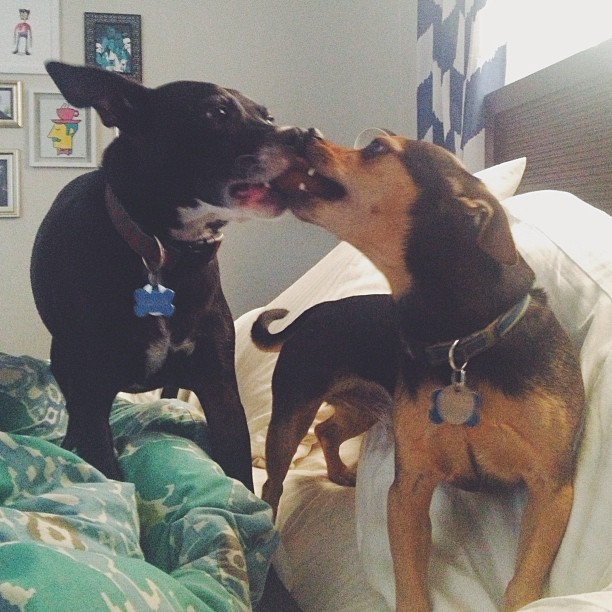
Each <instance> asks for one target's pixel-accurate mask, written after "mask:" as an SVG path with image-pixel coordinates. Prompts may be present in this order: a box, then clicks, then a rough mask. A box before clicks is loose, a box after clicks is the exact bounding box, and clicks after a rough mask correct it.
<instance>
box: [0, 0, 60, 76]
mask: <svg viewBox="0 0 612 612" xmlns="http://www.w3.org/2000/svg"><path fill="white" fill-rule="evenodd" d="M24 6H25V7H27V8H23V7H24ZM59 56H60V27H59V0H28V1H27V2H26V3H24V2H23V1H22V0H2V2H0V73H25V74H44V73H45V72H46V70H45V62H46V61H47V60H50V59H59Z"/></svg>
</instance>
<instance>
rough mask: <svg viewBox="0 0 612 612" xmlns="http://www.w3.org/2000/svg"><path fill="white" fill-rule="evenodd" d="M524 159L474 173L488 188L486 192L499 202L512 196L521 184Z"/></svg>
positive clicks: (520, 158) (525, 160)
mask: <svg viewBox="0 0 612 612" xmlns="http://www.w3.org/2000/svg"><path fill="white" fill-rule="evenodd" d="M526 164H527V158H526V157H519V158H518V159H513V160H511V161H507V162H503V163H502V164H497V165H496V166H491V167H490V168H485V169H484V170H480V171H478V172H476V173H474V176H476V177H478V178H479V179H480V180H481V181H482V182H483V183H484V184H485V185H486V186H487V188H488V190H489V191H490V192H491V193H492V194H493V195H494V196H495V197H496V198H497V199H498V200H499V201H500V202H501V201H502V200H505V199H506V198H509V197H511V196H513V195H514V194H515V193H516V190H517V189H518V186H519V185H520V183H521V179H522V178H523V174H524V173H525V165H526Z"/></svg>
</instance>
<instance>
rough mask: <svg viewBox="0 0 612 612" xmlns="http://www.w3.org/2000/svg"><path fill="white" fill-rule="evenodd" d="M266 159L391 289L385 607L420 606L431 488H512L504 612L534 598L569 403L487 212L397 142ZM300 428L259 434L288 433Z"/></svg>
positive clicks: (310, 216)
mask: <svg viewBox="0 0 612 612" xmlns="http://www.w3.org/2000/svg"><path fill="white" fill-rule="evenodd" d="M266 158H267V160H268V162H269V163H270V164H271V165H274V166H275V169H276V171H277V172H278V173H279V174H280V176H279V177H278V178H277V179H276V180H275V181H274V182H273V185H274V186H275V188H276V189H277V190H279V191H281V192H283V193H285V195H286V197H287V201H288V203H289V205H290V206H291V208H292V210H293V212H294V214H295V215H296V216H298V217H299V218H301V219H303V220H305V221H308V222H311V223H315V224H317V225H320V226H322V227H324V228H326V229H328V230H329V231H331V232H333V233H334V234H335V235H336V236H338V238H340V239H342V240H346V241H348V242H350V243H352V244H353V245H354V246H355V247H357V248H358V249H360V250H361V251H362V252H363V253H364V254H365V255H367V256H368V257H369V258H370V259H371V260H372V261H373V262H374V263H375V264H376V265H377V266H378V267H379V269H380V270H381V271H382V272H383V273H384V274H385V275H386V277H387V279H388V280H389V283H390V285H391V288H392V293H393V301H394V308H395V312H396V315H395V316H396V317H397V318H396V323H395V324H396V325H397V326H398V329H399V333H398V334H397V339H396V340H395V342H393V341H391V342H390V343H389V355H390V359H391V362H393V359H394V358H393V354H394V351H395V350H396V349H397V347H398V346H400V347H401V355H400V358H399V367H398V372H399V374H398V376H397V378H396V384H395V385H394V386H395V391H394V402H393V410H392V415H393V428H394V437H395V456H396V459H395V461H396V471H395V480H394V483H393V485H392V487H391V489H390V491H389V500H388V513H389V540H390V542H391V552H392V556H393V562H394V570H395V580H396V597H397V609H398V610H411V611H412V612H414V611H421V610H429V609H430V603H429V596H428V588H427V566H428V559H429V556H430V548H431V527H430V520H429V507H430V502H431V498H432V494H433V491H434V489H435V487H436V486H437V485H438V484H441V483H449V484H452V485H456V486H459V487H461V488H464V489H468V490H474V489H482V488H485V487H496V486H516V485H524V486H525V487H526V489H527V492H528V503H527V506H526V508H525V511H524V515H523V519H522V527H521V534H520V540H519V547H518V558H517V563H516V570H515V574H514V577H513V578H512V580H511V582H510V584H509V586H508V588H507V590H506V593H505V602H504V604H505V608H506V609H516V608H519V607H520V606H522V605H524V604H527V603H528V602H530V601H533V600H535V599H537V598H539V597H540V595H541V593H542V589H543V584H544V581H545V579H546V577H547V575H548V572H549V570H550V567H551V564H552V562H553V560H554V558H555V555H556V552H557V549H558V547H559V545H560V543H561V540H562V538H563V534H564V532H565V528H566V525H567V521H568V519H569V514H570V511H571V507H572V499H573V474H574V468H575V463H576V450H577V446H578V442H579V439H580V434H581V430H582V423H583V415H584V391H583V386H582V378H581V374H580V370H579V367H578V363H577V360H576V357H575V355H574V352H573V349H572V346H571V345H570V342H569V340H568V338H567V336H566V334H565V333H564V332H563V330H562V329H561V327H560V325H559V323H558V322H557V320H556V319H555V317H554V315H553V313H552V312H551V310H550V309H549V307H548V306H547V305H546V298H545V295H544V293H543V291H541V290H537V289H533V287H532V285H533V282H534V274H533V271H532V270H531V269H530V267H529V266H528V265H527V263H526V262H525V261H524V260H523V259H522V257H521V256H520V255H519V254H518V253H517V251H516V249H515V245H514V242H513V239H512V236H511V233H510V229H509V225H508V222H507V219H506V216H505V214H504V211H503V209H502V208H501V206H500V204H499V202H497V200H496V199H495V198H494V197H493V196H492V195H491V194H490V193H489V191H488V190H487V189H486V188H485V187H484V185H483V184H482V183H481V181H479V180H478V179H477V178H475V177H473V176H472V175H471V174H469V173H468V172H467V171H466V170H465V169H464V168H463V167H462V165H461V164H460V162H459V161H458V160H457V159H456V158H455V157H454V156H453V155H451V154H450V153H448V152H446V151H445V150H443V149H441V148H439V147H436V146H434V145H431V144H428V143H424V142H414V141H408V140H405V139H403V138H399V137H381V138H377V139H376V140H374V141H373V142H372V143H371V144H370V145H368V146H367V147H365V148H364V149H361V150H353V149H345V148H342V147H339V146H336V145H334V144H331V143H329V142H326V141H324V140H322V139H320V138H316V137H313V138H312V139H311V140H310V142H309V143H308V144H307V145H306V146H305V147H304V148H303V149H302V150H300V151H298V152H297V153H296V158H294V159H291V158H288V157H287V155H286V153H285V152H284V151H281V150H280V149H279V150H276V149H274V148H273V147H272V148H271V149H270V150H268V152H267V156H266ZM354 307H355V308H359V302H358V301H357V302H355V304H354ZM350 316H356V315H350ZM307 319H308V317H306V320H307ZM367 325H368V323H364V327H367ZM308 327H309V331H308V332H307V333H309V334H311V335H313V334H317V333H319V332H318V330H317V329H316V328H315V327H313V326H308ZM305 333H306V332H305ZM338 346H339V347H342V346H344V343H343V340H342V339H340V340H339V343H338ZM340 350H341V349H340ZM349 357H350V356H349V355H345V362H346V363H349ZM318 358H319V356H317V355H303V361H304V362H307V361H309V360H316V359H318ZM374 358H376V359H378V357H374ZM349 369H350V366H349ZM338 371H339V370H338ZM354 373H355V372H353V374H354ZM357 374H358V373H357ZM344 376H347V372H346V371H345V372H344ZM277 384H278V381H277ZM287 410H288V409H287ZM300 418H301V416H300V415H299V414H294V415H293V416H292V418H291V419H290V420H289V424H288V425H287V424H286V423H285V424H283V427H285V431H281V432H278V431H271V432H270V434H269V435H271V436H276V437H277V438H278V437H282V436H284V435H286V434H287V435H288V434H289V432H290V431H291V427H292V426H293V424H294V423H295V422H298V421H299V419H300ZM272 423H273V425H272V427H274V426H275V420H274V417H273V419H272ZM268 461H269V462H270V458H268ZM272 469H273V468H272Z"/></svg>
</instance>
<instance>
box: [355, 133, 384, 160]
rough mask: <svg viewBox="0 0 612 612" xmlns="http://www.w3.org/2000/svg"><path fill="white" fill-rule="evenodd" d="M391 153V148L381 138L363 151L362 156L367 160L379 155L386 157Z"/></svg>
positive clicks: (376, 139)
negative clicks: (385, 155)
mask: <svg viewBox="0 0 612 612" xmlns="http://www.w3.org/2000/svg"><path fill="white" fill-rule="evenodd" d="M388 151H389V146H388V145H387V143H386V142H385V141H384V140H382V139H381V138H375V139H374V140H373V141H372V142H371V143H370V144H369V145H368V146H367V147H365V148H364V149H362V155H363V157H364V158H365V159H372V158H374V157H378V156H379V155H384V154H385V153H387V152H388Z"/></svg>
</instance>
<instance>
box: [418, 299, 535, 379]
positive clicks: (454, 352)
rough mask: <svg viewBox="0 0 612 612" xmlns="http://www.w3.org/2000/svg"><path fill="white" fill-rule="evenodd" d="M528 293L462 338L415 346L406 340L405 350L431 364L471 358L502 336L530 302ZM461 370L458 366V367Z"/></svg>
mask: <svg viewBox="0 0 612 612" xmlns="http://www.w3.org/2000/svg"><path fill="white" fill-rule="evenodd" d="M530 302H531V295H530V294H529V293H528V294H527V295H525V297H524V298H522V299H521V300H520V301H519V302H518V303H517V304H515V305H514V306H513V307H512V308H510V309H509V310H507V311H506V312H504V313H503V314H502V315H500V316H499V317H497V318H496V319H495V320H494V321H492V322H491V323H489V325H487V326H486V327H485V328H484V329H481V330H479V331H477V332H474V333H473V334H470V335H469V336H466V337H464V338H457V339H455V340H451V341H449V342H437V343H436V344H430V345H429V346H421V347H419V348H418V349H417V348H416V346H413V345H412V343H410V342H407V344H408V352H409V353H410V354H411V355H412V357H413V358H414V359H417V360H419V361H425V362H426V363H428V364H429V365H431V366H437V365H442V364H443V363H449V359H450V358H451V357H452V358H453V359H454V360H455V362H456V363H457V364H464V363H467V362H468V361H469V360H470V359H472V357H475V356H476V355H478V354H480V353H482V352H483V351H486V350H487V349H488V348H491V347H492V346H493V345H494V344H495V343H496V342H497V341H498V340H500V339H501V338H503V337H504V336H505V335H506V334H507V333H508V332H509V331H510V330H511V329H512V328H513V327H514V326H515V325H516V324H517V323H518V322H519V321H520V320H521V319H522V318H523V315H524V314H525V312H527V308H528V307H529V303H530ZM459 369H461V366H459Z"/></svg>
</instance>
